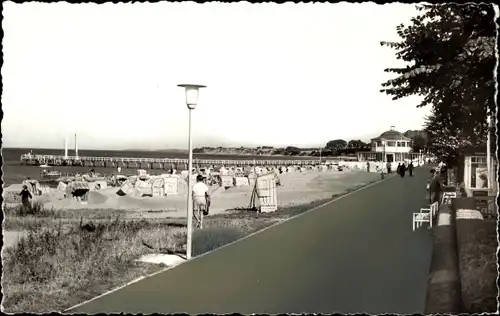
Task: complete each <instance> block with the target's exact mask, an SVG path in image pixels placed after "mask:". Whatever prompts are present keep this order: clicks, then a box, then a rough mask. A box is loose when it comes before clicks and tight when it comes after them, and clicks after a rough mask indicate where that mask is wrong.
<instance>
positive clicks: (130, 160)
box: [20, 154, 318, 165]
mask: <svg viewBox="0 0 500 316" xmlns="http://www.w3.org/2000/svg"><path fill="white" fill-rule="evenodd" d="M20 160H21V162H25V161H38V162H42V161H43V162H48V161H49V162H50V161H57V160H60V161H81V162H85V161H89V162H111V163H118V162H121V163H160V164H162V163H184V164H187V163H188V159H180V158H133V157H86V156H79V157H76V156H68V157H64V156H62V155H28V154H24V155H21V159H20ZM254 162H255V164H258V165H270V164H295V165H298V164H317V163H318V160H288V159H281V160H278V159H276V160H256V159H249V158H246V159H245V158H242V159H231V160H229V159H228V160H225V159H224V160H222V159H197V158H195V159H193V163H194V164H215V165H220V164H235V165H236V164H244V165H251V164H253V163H254Z"/></svg>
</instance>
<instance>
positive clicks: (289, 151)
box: [285, 146, 301, 156]
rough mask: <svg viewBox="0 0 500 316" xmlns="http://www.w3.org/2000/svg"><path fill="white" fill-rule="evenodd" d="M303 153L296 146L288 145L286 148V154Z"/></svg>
mask: <svg viewBox="0 0 500 316" xmlns="http://www.w3.org/2000/svg"><path fill="white" fill-rule="evenodd" d="M300 153H301V150H300V148H298V147H294V146H288V147H287V148H285V155H290V156H296V155H299V154H300Z"/></svg>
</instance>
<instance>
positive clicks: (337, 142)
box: [326, 139, 347, 151]
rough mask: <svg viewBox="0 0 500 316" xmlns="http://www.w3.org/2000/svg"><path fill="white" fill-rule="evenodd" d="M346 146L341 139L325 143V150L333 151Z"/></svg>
mask: <svg viewBox="0 0 500 316" xmlns="http://www.w3.org/2000/svg"><path fill="white" fill-rule="evenodd" d="M346 146H347V142H346V141H345V140H343V139H334V140H331V141H329V142H328V143H326V148H328V149H331V150H333V151H337V150H339V149H342V148H345V147H346Z"/></svg>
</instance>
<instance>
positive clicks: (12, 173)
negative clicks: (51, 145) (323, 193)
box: [2, 148, 314, 187]
mask: <svg viewBox="0 0 500 316" xmlns="http://www.w3.org/2000/svg"><path fill="white" fill-rule="evenodd" d="M30 150H32V151H33V154H34V155H63V154H64V153H63V150H61V149H33V148H2V159H3V164H2V180H3V187H6V186H9V185H11V184H15V183H21V182H22V181H23V180H25V179H27V178H30V179H36V180H41V179H42V178H41V171H42V170H43V168H41V167H39V166H25V165H21V164H20V157H21V155H22V154H26V153H28V152H30ZM68 155H70V156H72V155H74V150H69V152H68ZM78 155H79V156H87V157H89V156H90V157H124V158H179V159H187V158H188V153H187V151H180V150H171V151H168V150H162V151H140V150H92V149H79V150H78ZM193 158H195V159H230V160H253V159H256V160H303V159H305V160H310V159H314V158H311V157H297V156H293V157H290V156H257V155H256V156H252V155H229V154H205V153H193ZM45 169H47V170H49V171H52V170H56V171H60V172H61V173H63V174H64V173H76V172H79V173H84V172H88V171H89V170H90V168H89V167H81V166H57V167H50V168H45ZM94 170H95V172H98V173H101V174H110V173H116V171H117V170H116V169H113V168H99V167H96V168H94ZM165 172H166V171H164V170H159V169H151V170H148V173H149V174H161V173H165ZM121 173H122V174H125V175H133V174H136V173H137V170H136V169H126V168H122V171H121Z"/></svg>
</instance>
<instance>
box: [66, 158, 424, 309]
mask: <svg viewBox="0 0 500 316" xmlns="http://www.w3.org/2000/svg"><path fill="white" fill-rule="evenodd" d="M415 171H416V175H415V177H413V178H411V177H408V176H406V177H405V178H400V177H399V176H397V177H392V178H389V179H386V180H384V181H382V182H380V183H378V184H375V185H373V186H371V187H368V188H366V189H364V190H362V191H359V192H356V193H353V194H350V195H348V196H346V197H344V198H341V199H339V200H337V201H334V202H332V203H330V204H328V205H325V206H323V207H321V208H318V209H316V210H314V211H312V212H309V213H307V214H305V215H303V216H300V217H298V218H295V219H292V220H290V221H288V222H286V223H283V224H281V225H278V226H276V227H273V228H271V229H268V230H266V231H264V232H262V233H260V234H257V235H254V236H252V237H250V238H247V239H245V240H243V241H241V242H238V243H236V244H234V245H231V246H229V247H226V248H223V249H221V250H218V251H216V252H214V253H211V254H208V255H206V256H203V257H201V258H199V259H194V260H192V261H190V262H187V263H185V264H182V265H180V266H178V267H176V268H174V269H171V270H168V271H166V272H163V273H160V274H158V275H155V276H153V277H151V278H147V279H144V280H142V281H139V282H137V283H135V284H132V285H130V286H128V287H125V288H123V289H121V290H118V291H116V292H113V293H111V294H108V295H105V296H103V297H101V298H99V299H96V300H94V301H91V302H89V303H87V304H84V305H82V306H80V307H78V308H76V309H75V310H71V311H70V312H81V313H98V312H104V313H112V312H124V313H144V314H149V313H154V312H158V313H177V312H186V313H189V314H198V313H219V314H221V313H233V312H234V313H236V312H239V313H243V314H250V313H266V314H275V313H333V312H339V313H361V312H364V313H368V314H381V313H402V314H410V313H423V312H424V305H425V297H426V288H427V278H428V273H429V264H430V258H431V251H432V249H431V248H432V237H431V235H430V233H429V232H428V231H427V230H426V229H421V230H419V231H416V232H412V227H411V225H412V223H411V214H412V212H416V211H417V210H418V209H419V208H420V207H422V206H425V203H426V201H425V199H424V197H425V187H426V179H427V177H428V174H429V172H428V170H427V168H418V169H416V170H415Z"/></svg>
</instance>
